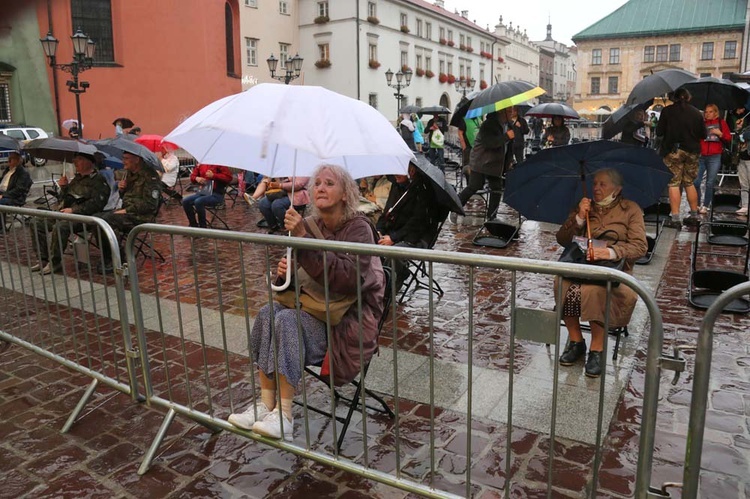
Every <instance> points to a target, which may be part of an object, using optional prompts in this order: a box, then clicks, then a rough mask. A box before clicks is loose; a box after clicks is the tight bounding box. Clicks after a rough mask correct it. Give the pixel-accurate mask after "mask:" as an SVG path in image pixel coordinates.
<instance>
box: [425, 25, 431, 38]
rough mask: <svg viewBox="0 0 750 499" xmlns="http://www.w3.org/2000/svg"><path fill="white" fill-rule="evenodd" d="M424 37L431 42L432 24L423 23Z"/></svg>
mask: <svg viewBox="0 0 750 499" xmlns="http://www.w3.org/2000/svg"><path fill="white" fill-rule="evenodd" d="M424 37H425V38H427V39H428V40H432V23H424Z"/></svg>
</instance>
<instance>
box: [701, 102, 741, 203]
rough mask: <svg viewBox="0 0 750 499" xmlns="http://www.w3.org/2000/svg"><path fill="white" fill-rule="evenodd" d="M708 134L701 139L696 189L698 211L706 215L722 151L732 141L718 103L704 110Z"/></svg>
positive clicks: (711, 199)
mask: <svg viewBox="0 0 750 499" xmlns="http://www.w3.org/2000/svg"><path fill="white" fill-rule="evenodd" d="M703 120H704V122H705V123H706V129H707V130H708V135H707V136H706V138H705V139H703V140H701V157H700V159H699V160H698V176H697V177H696V178H695V190H696V191H697V192H698V204H700V208H698V212H699V213H700V214H701V215H704V214H705V213H706V212H708V208H709V207H710V206H711V203H712V201H713V199H714V184H715V183H716V176H717V175H718V174H719V168H720V167H721V152H722V151H723V150H724V145H726V144H729V143H730V142H731V141H732V136H731V134H730V132H729V126H728V125H727V122H726V121H724V120H723V119H721V118H719V108H718V106H716V104H707V105H706V110H705V111H704V112H703ZM704 174H705V175H706V192H705V193H704V195H703V202H702V203H701V202H700V201H701V182H703V175H704Z"/></svg>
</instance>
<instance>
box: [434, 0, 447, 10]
mask: <svg viewBox="0 0 750 499" xmlns="http://www.w3.org/2000/svg"><path fill="white" fill-rule="evenodd" d="M435 7H440V8H441V9H444V8H445V0H435Z"/></svg>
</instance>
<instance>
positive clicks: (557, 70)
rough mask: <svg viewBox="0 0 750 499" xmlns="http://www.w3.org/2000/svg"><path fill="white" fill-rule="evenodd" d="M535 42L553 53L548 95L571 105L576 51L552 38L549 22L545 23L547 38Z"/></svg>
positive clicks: (573, 90) (552, 98) (574, 81)
mask: <svg viewBox="0 0 750 499" xmlns="http://www.w3.org/2000/svg"><path fill="white" fill-rule="evenodd" d="M535 43H536V44H537V45H538V46H539V47H541V48H544V49H547V51H548V52H550V53H552V54H554V55H553V58H554V61H553V68H552V70H553V71H552V75H553V76H552V86H551V89H550V90H551V95H549V98H550V99H551V100H555V101H559V102H567V103H568V104H569V105H571V104H572V102H573V95H574V93H575V85H576V72H577V69H576V59H577V51H576V50H571V49H570V47H568V46H567V45H565V44H564V43H560V42H557V41H555V40H553V39H552V25H551V24H547V38H545V39H544V40H542V41H539V42H535Z"/></svg>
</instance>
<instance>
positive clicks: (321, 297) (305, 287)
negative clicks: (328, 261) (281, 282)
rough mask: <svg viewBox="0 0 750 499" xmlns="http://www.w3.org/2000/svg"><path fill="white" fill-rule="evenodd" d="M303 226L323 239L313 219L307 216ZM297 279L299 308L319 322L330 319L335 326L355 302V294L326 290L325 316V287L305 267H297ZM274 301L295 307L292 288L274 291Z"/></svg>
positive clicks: (295, 302) (288, 306)
mask: <svg viewBox="0 0 750 499" xmlns="http://www.w3.org/2000/svg"><path fill="white" fill-rule="evenodd" d="M303 222H304V224H305V228H306V229H307V231H308V232H310V233H311V234H312V235H314V236H315V237H316V238H317V239H325V237H324V236H323V234H322V233H321V232H320V229H319V228H318V225H317V224H316V223H315V221H314V220H313V219H312V218H311V217H308V218H306V219H304V221H303ZM297 280H298V281H299V288H300V293H299V303H300V309H301V310H303V311H305V312H307V313H308V314H310V315H312V316H313V317H315V318H316V319H318V320H319V321H321V322H324V323H325V322H326V321H327V320H328V319H330V324H331V326H337V325H338V324H339V323H340V322H341V321H342V319H343V318H344V315H346V312H348V311H349V308H350V307H351V306H352V305H353V304H354V303H356V302H357V296H356V295H353V296H350V295H344V294H340V293H334V292H333V291H330V290H329V291H328V314H329V317H326V299H325V287H324V286H322V285H321V284H320V283H318V282H317V281H316V280H315V279H313V278H312V277H311V276H310V274H308V273H307V272H306V271H305V269H303V268H299V269H297ZM275 301H276V302H277V303H280V304H281V305H284V306H285V307H287V308H295V307H296V306H297V301H296V297H295V292H294V290H286V291H282V292H279V293H276V298H275Z"/></svg>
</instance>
